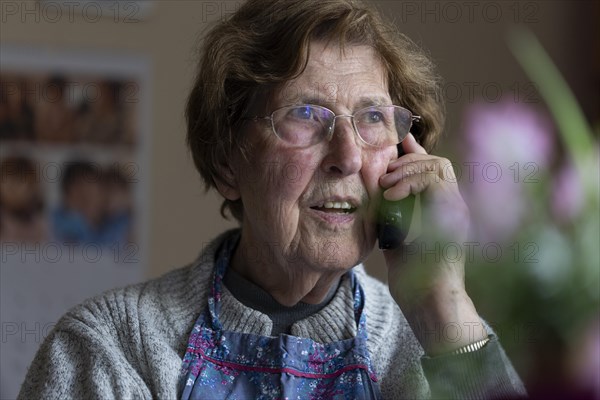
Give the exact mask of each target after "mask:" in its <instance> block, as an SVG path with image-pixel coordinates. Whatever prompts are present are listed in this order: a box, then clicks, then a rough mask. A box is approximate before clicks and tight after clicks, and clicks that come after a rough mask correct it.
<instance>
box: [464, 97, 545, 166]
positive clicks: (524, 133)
mask: <svg viewBox="0 0 600 400" xmlns="http://www.w3.org/2000/svg"><path fill="white" fill-rule="evenodd" d="M465 135H466V139H467V145H468V149H467V150H468V154H469V157H468V158H469V159H470V160H473V161H480V162H489V161H495V162H498V163H500V165H502V166H505V167H506V168H508V167H510V166H511V165H513V164H514V163H515V162H518V163H520V164H526V163H529V162H531V163H535V164H536V165H537V166H539V167H540V168H544V167H546V166H547V165H548V162H549V161H550V158H551V156H552V152H553V128H552V123H551V121H550V119H549V117H547V116H546V115H545V114H542V113H541V112H539V111H538V110H536V109H534V108H532V107H531V106H528V105H526V104H524V103H514V102H502V103H493V104H488V103H478V104H475V105H473V106H472V107H471V108H470V109H469V110H467V114H466V118H465Z"/></svg>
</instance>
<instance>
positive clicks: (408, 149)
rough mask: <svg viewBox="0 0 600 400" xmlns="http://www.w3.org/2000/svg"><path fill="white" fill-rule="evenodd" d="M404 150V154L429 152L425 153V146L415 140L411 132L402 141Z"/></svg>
mask: <svg viewBox="0 0 600 400" xmlns="http://www.w3.org/2000/svg"><path fill="white" fill-rule="evenodd" d="M402 149H403V150H404V152H405V153H406V154H409V153H418V154H427V151H425V148H423V146H421V145H420V144H419V143H418V142H417V139H415V137H414V136H413V134H412V133H410V132H409V133H408V135H407V136H406V137H405V138H404V140H403V141H402Z"/></svg>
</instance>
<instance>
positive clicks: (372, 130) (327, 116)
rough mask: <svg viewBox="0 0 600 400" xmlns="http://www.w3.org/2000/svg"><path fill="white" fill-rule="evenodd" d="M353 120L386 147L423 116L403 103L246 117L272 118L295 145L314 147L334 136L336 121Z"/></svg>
mask: <svg viewBox="0 0 600 400" xmlns="http://www.w3.org/2000/svg"><path fill="white" fill-rule="evenodd" d="M341 117H348V118H350V119H352V125H353V126H354V130H355V131H356V132H357V133H358V136H359V137H360V139H361V140H362V141H363V142H364V143H366V144H367V145H369V146H373V147H378V148H380V147H386V146H392V145H395V144H398V143H400V142H401V141H402V140H403V139H404V138H405V137H406V135H408V132H409V131H410V128H411V126H412V123H413V121H419V120H420V119H421V117H420V116H418V115H413V114H412V113H411V112H410V111H408V110H407V109H406V108H403V107H400V106H393V105H391V106H370V107H366V108H363V109H360V110H358V111H356V112H355V113H354V114H353V115H335V113H334V112H333V111H331V110H330V109H328V108H325V107H322V106H317V105H313V104H303V105H294V106H286V107H281V108H278V109H277V110H275V111H273V113H271V115H270V116H265V117H249V118H244V119H245V120H251V121H258V120H270V121H271V125H272V128H273V132H275V135H277V136H278V137H279V138H280V139H281V140H283V141H284V142H286V143H287V144H289V145H290V146H292V147H310V146H313V145H315V144H317V143H321V142H322V141H324V140H325V139H327V140H328V141H329V140H331V138H332V137H333V132H334V129H335V120H336V119H337V118H341Z"/></svg>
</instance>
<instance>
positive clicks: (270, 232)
mask: <svg viewBox="0 0 600 400" xmlns="http://www.w3.org/2000/svg"><path fill="white" fill-rule="evenodd" d="M266 103H267V105H266V109H265V110H264V111H265V112H264V113H261V112H259V113H258V115H270V113H271V112H272V111H273V110H275V109H278V108H280V107H283V106H288V105H292V104H317V105H321V106H324V107H327V108H329V109H331V110H332V111H333V112H335V114H336V115H348V114H353V113H354V112H355V111H357V110H360V109H362V108H365V107H367V106H370V105H390V104H392V101H391V99H390V96H389V93H388V88H387V83H386V80H385V71H384V68H383V66H382V65H381V62H380V61H379V59H378V57H377V55H376V53H375V52H374V50H372V49H371V48H370V47H368V46H348V47H347V48H346V50H345V54H343V55H342V54H341V53H340V50H339V48H338V47H335V46H330V47H325V46H324V45H323V44H321V43H319V42H313V43H312V45H311V52H310V56H309V61H308V65H307V68H306V70H305V71H304V72H303V73H302V75H300V76H299V77H298V78H296V79H294V80H292V81H290V82H288V83H287V84H286V85H284V86H283V87H281V88H279V89H278V90H276V91H275V92H274V93H273V94H272V95H271V98H270V99H268V101H267V102H266ZM242 134H243V135H244V137H245V138H247V141H248V142H249V151H248V157H247V159H244V158H242V157H238V158H237V160H236V161H235V163H234V165H232V166H231V169H232V173H233V176H234V179H232V183H231V185H230V187H229V189H227V190H226V191H224V190H220V191H221V193H223V194H226V197H227V198H229V199H231V200H234V199H236V198H238V197H241V199H242V202H243V205H244V220H243V222H242V232H243V233H242V240H241V243H240V250H241V251H243V252H244V251H245V252H246V253H243V254H244V256H245V257H246V258H247V259H248V262H249V263H251V262H252V261H253V260H252V259H253V258H254V257H259V256H260V255H262V256H263V259H264V256H266V257H269V259H270V260H269V262H274V263H279V264H281V266H283V267H288V268H290V267H293V268H309V269H313V270H318V271H324V270H328V271H332V270H341V269H349V268H351V267H353V266H355V265H356V264H357V263H359V262H361V261H362V260H364V259H365V258H366V257H367V255H368V254H369V253H370V251H371V250H372V248H373V245H374V244H375V240H376V227H375V219H374V215H375V211H376V207H377V205H378V202H379V198H380V196H381V190H380V188H379V185H378V179H379V177H380V176H381V175H383V174H384V173H385V172H386V169H387V166H388V163H389V162H390V161H391V160H393V159H395V158H396V156H397V155H396V149H395V147H393V146H390V147H386V148H383V149H376V148H373V147H368V146H367V145H365V144H364V143H363V142H361V140H360V138H359V137H358V135H357V134H356V132H355V131H354V128H353V125H352V122H351V120H350V118H345V117H342V118H338V119H337V120H336V122H335V131H334V133H333V137H332V138H331V140H330V141H324V142H322V143H319V144H316V145H313V146H311V147H308V148H292V147H290V146H289V145H288V144H286V143H285V142H284V141H282V140H281V139H279V138H278V137H277V136H276V135H275V134H274V133H273V130H272V127H271V123H270V121H269V120H258V121H249V122H248V123H247V124H246V125H245V129H244V132H242ZM225 192H226V193H225Z"/></svg>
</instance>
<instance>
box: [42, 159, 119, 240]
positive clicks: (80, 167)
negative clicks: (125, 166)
mask: <svg viewBox="0 0 600 400" xmlns="http://www.w3.org/2000/svg"><path fill="white" fill-rule="evenodd" d="M60 186H61V198H62V201H61V203H60V205H59V206H58V207H57V208H55V209H54V210H53V211H52V217H51V220H52V224H51V225H52V229H53V235H54V238H55V240H57V241H58V242H69V243H97V244H99V245H107V246H112V245H116V244H118V245H121V246H123V245H124V244H125V243H128V242H130V236H131V196H130V192H129V182H128V181H127V178H126V177H125V176H124V174H123V173H122V172H121V171H120V170H119V168H118V167H112V168H110V169H102V168H101V167H98V166H97V165H95V164H93V163H90V162H87V161H78V162H72V163H69V164H68V165H67V166H66V168H65V170H64V174H63V177H62V182H61V185H60Z"/></svg>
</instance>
